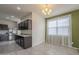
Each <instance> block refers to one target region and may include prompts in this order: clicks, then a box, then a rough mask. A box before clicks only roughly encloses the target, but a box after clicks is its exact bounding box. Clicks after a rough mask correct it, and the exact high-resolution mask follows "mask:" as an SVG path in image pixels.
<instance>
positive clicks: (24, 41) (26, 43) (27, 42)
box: [15, 35, 32, 49]
mask: <svg viewBox="0 0 79 59" xmlns="http://www.w3.org/2000/svg"><path fill="white" fill-rule="evenodd" d="M15 42H16V43H17V44H18V45H19V46H21V47H22V48H24V49H26V48H29V47H32V37H31V36H30V37H22V36H19V35H16V36H15Z"/></svg>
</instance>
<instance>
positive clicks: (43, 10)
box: [42, 4, 52, 15]
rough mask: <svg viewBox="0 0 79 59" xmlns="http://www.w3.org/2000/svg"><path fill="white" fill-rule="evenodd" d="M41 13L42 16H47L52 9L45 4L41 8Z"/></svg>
mask: <svg viewBox="0 0 79 59" xmlns="http://www.w3.org/2000/svg"><path fill="white" fill-rule="evenodd" d="M42 12H43V14H44V15H49V14H50V13H51V12H52V9H51V8H50V6H49V5H48V4H46V5H44V7H43V8H42Z"/></svg>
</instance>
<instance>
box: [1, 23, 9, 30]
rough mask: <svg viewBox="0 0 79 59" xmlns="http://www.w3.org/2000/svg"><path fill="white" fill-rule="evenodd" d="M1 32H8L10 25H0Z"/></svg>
mask: <svg viewBox="0 0 79 59" xmlns="http://www.w3.org/2000/svg"><path fill="white" fill-rule="evenodd" d="M0 30H8V25H5V24H0Z"/></svg>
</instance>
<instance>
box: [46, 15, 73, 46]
mask: <svg viewBox="0 0 79 59" xmlns="http://www.w3.org/2000/svg"><path fill="white" fill-rule="evenodd" d="M46 42H47V43H50V44H53V45H63V46H71V43H72V40H71V17H70V15H67V16H62V17H57V18H53V19H50V20H47V36H46Z"/></svg>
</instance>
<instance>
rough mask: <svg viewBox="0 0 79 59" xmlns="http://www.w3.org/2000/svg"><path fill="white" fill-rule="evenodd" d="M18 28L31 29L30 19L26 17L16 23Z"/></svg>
mask: <svg viewBox="0 0 79 59" xmlns="http://www.w3.org/2000/svg"><path fill="white" fill-rule="evenodd" d="M18 29H19V30H31V29H32V20H31V19H27V20H25V21H22V22H20V23H19V24H18Z"/></svg>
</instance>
